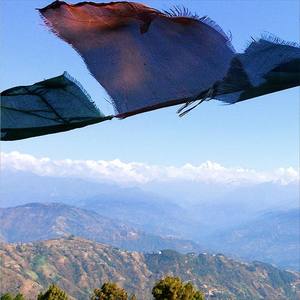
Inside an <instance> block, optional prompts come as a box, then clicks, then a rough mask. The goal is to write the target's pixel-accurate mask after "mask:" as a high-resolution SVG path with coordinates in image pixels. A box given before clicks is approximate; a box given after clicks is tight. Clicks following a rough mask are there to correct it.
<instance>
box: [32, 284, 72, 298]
mask: <svg viewBox="0 0 300 300" xmlns="http://www.w3.org/2000/svg"><path fill="white" fill-rule="evenodd" d="M37 299H38V300H68V295H67V294H66V293H65V292H64V291H63V290H61V289H60V288H59V287H58V286H56V285H55V284H51V285H50V286H49V288H48V290H47V291H46V292H45V293H44V294H42V293H41V294H39V295H38V298H37Z"/></svg>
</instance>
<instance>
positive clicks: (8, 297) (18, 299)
mask: <svg viewBox="0 0 300 300" xmlns="http://www.w3.org/2000/svg"><path fill="white" fill-rule="evenodd" d="M0 300H25V298H24V296H23V295H22V294H20V293H18V294H17V295H16V296H15V297H14V296H13V295H12V294H10V293H6V294H4V295H2V296H1V297H0Z"/></svg>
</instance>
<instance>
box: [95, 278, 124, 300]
mask: <svg viewBox="0 0 300 300" xmlns="http://www.w3.org/2000/svg"><path fill="white" fill-rule="evenodd" d="M91 300H128V295H127V292H126V291H125V290H124V289H122V288H120V287H119V286H118V285H117V284H116V283H114V282H106V283H104V284H103V285H102V287H101V289H95V290H94V294H93V295H92V297H91Z"/></svg>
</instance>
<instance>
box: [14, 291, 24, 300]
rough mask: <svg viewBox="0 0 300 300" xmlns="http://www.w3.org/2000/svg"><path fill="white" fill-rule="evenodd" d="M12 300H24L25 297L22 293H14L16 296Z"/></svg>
mask: <svg viewBox="0 0 300 300" xmlns="http://www.w3.org/2000/svg"><path fill="white" fill-rule="evenodd" d="M14 300H25V298H24V296H23V295H22V294H20V293H18V294H17V295H16V297H15V298H14Z"/></svg>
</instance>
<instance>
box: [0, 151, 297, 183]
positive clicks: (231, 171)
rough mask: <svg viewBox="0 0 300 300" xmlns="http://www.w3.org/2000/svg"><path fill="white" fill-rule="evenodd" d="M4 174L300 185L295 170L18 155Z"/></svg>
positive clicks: (7, 156)
mask: <svg viewBox="0 0 300 300" xmlns="http://www.w3.org/2000/svg"><path fill="white" fill-rule="evenodd" d="M1 169H2V170H7V169H8V170H19V171H30V172H32V173H35V174H38V175H42V176H57V177H79V178H83V179H93V180H97V181H110V182H113V183H118V184H144V183H148V182H150V181H173V180H184V181H194V182H212V183H226V184H240V183H263V182H278V183H281V184H288V183H291V182H296V181H299V172H298V171H297V170H295V169H294V168H292V167H288V168H278V169H277V170H274V171H257V170H253V169H245V168H227V167H224V166H222V165H220V164H218V163H216V162H211V161H207V162H204V163H202V164H200V165H192V164H189V163H187V164H185V165H183V166H180V167H175V166H158V165H148V164H144V163H137V162H131V163H124V162H122V161H120V160H119V159H115V160H111V161H105V160H97V161H96V160H71V159H63V160H52V159H49V158H37V157H35V156H32V155H29V154H22V153H19V152H17V151H14V152H10V153H3V152H2V153H1Z"/></svg>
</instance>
